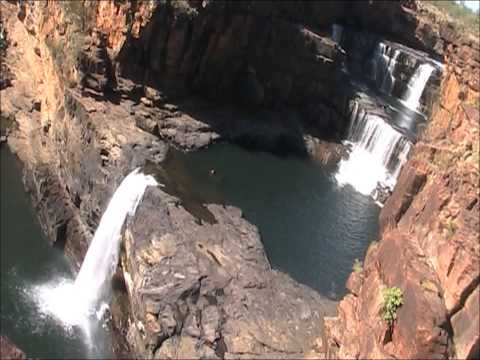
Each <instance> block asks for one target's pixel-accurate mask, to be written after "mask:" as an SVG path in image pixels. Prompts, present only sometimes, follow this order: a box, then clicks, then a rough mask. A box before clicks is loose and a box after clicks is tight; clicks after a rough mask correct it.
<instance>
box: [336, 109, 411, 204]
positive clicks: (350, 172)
mask: <svg viewBox="0 0 480 360" xmlns="http://www.w3.org/2000/svg"><path fill="white" fill-rule="evenodd" d="M348 142H349V143H350V144H351V146H352V149H351V153H350V156H349V158H348V159H346V160H342V161H341V162H340V165H339V169H338V172H337V174H336V175H335V179H336V181H337V183H338V184H339V185H340V186H344V185H346V184H350V185H351V186H353V187H354V188H355V189H356V190H357V191H358V192H360V193H362V194H364V195H372V194H373V193H374V192H375V190H376V188H377V186H378V184H381V185H382V186H383V187H386V188H388V189H390V190H393V187H394V186H395V181H396V178H397V176H398V174H399V172H400V169H401V166H402V165H403V163H404V162H405V160H406V158H407V155H408V152H409V151H410V148H411V145H412V144H411V142H410V141H408V140H407V139H406V138H405V137H404V136H403V135H402V134H401V133H400V132H398V131H397V130H395V129H394V128H393V127H392V126H390V125H389V124H388V123H386V122H385V120H384V119H382V118H381V117H379V116H377V115H373V114H369V113H368V112H365V111H364V110H363V109H361V108H360V109H359V106H358V104H357V103H355V107H354V109H353V112H352V116H351V124H350V129H349V134H348Z"/></svg>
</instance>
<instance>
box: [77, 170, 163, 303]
mask: <svg viewBox="0 0 480 360" xmlns="http://www.w3.org/2000/svg"><path fill="white" fill-rule="evenodd" d="M149 185H157V182H156V181H155V180H154V179H153V177H151V176H146V175H144V174H142V173H140V172H139V169H136V170H134V171H132V172H131V173H130V174H129V175H127V177H125V179H123V181H122V183H121V184H120V186H119V187H118V188H117V190H116V191H115V193H114V194H113V197H112V198H111V200H110V202H109V204H108V207H107V210H106V211H105V213H104V214H103V216H102V218H101V220H100V224H99V225H98V228H97V231H95V235H94V237H93V240H92V242H91V244H90V246H89V248H88V251H87V254H86V255H85V259H84V261H83V264H82V266H81V268H80V272H79V273H78V275H77V278H76V279H75V284H74V287H75V289H74V291H75V293H76V296H77V300H79V302H80V305H81V308H82V309H83V310H87V311H88V310H90V309H91V307H92V306H94V305H95V302H96V301H97V300H98V299H99V297H100V296H101V294H102V292H103V291H104V289H103V287H104V285H105V283H106V282H108V281H109V280H110V279H111V277H112V276H113V274H114V272H115V269H116V267H117V264H118V253H119V250H120V241H121V231H122V227H123V223H124V221H125V219H126V217H127V216H128V215H130V216H132V215H133V214H135V211H136V209H137V206H138V204H139V202H140V200H141V199H142V197H143V193H144V192H145V189H146V188H147V186H149Z"/></svg>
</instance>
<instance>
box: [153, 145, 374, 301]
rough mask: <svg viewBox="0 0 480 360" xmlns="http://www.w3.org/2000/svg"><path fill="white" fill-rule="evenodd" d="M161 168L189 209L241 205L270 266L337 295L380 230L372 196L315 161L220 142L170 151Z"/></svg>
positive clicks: (167, 180) (173, 191) (333, 297)
mask: <svg viewBox="0 0 480 360" xmlns="http://www.w3.org/2000/svg"><path fill="white" fill-rule="evenodd" d="M163 168H164V170H162V171H160V172H161V174H163V175H162V176H163V177H162V179H161V180H160V181H162V182H164V183H166V184H169V183H170V184H174V185H172V186H170V187H168V186H167V187H166V189H167V191H171V192H172V193H174V194H175V195H177V196H179V197H180V198H181V199H182V201H183V202H184V203H185V204H187V206H186V208H187V209H188V208H193V207H192V206H189V204H190V203H193V202H207V203H208V202H213V203H225V204H231V205H235V206H237V207H239V208H241V209H242V210H243V212H244V216H245V218H246V219H247V220H249V221H250V222H252V223H253V224H255V225H257V226H258V228H259V230H260V233H261V236H262V241H263V243H264V246H265V248H266V252H267V255H268V257H269V259H270V261H271V263H272V265H273V267H275V268H277V269H280V270H282V271H285V272H287V273H289V274H290V275H291V276H292V277H293V278H295V279H296V280H298V281H299V282H301V283H304V284H306V285H309V286H311V287H313V288H315V289H317V290H318V291H319V292H320V293H321V294H323V295H325V296H328V297H330V298H332V299H339V298H340V297H341V296H343V294H344V293H345V282H346V280H347V277H348V275H349V274H350V272H351V269H352V265H353V262H354V260H355V259H356V258H358V259H363V257H364V253H365V251H366V249H367V247H368V245H369V243H370V242H371V241H372V240H374V239H375V238H376V236H377V228H378V213H379V207H378V206H377V205H376V204H375V203H374V201H373V200H372V199H371V198H370V197H368V196H364V195H362V194H360V193H358V192H356V191H355V190H354V189H353V188H352V187H350V186H345V187H343V188H340V187H339V186H338V185H337V183H336V181H335V179H334V178H333V175H334V174H333V173H332V172H330V171H328V170H327V169H325V168H323V167H321V166H320V165H318V164H316V163H314V162H313V161H309V160H306V159H299V158H296V157H282V158H279V157H276V156H273V155H271V154H268V153H259V152H249V151H247V150H244V149H242V148H239V147H237V146H234V145H226V144H218V145H215V146H212V147H211V148H210V149H207V150H204V151H198V152H194V153H189V154H183V153H180V152H177V151H171V152H170V153H169V156H168V157H167V160H166V161H165V163H164V165H163ZM212 169H214V170H215V174H214V175H212V174H211V173H210V170H212ZM362 170H363V171H368V169H362Z"/></svg>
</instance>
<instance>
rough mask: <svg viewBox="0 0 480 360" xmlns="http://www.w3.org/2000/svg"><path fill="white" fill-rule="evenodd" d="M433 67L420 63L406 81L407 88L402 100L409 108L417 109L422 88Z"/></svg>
mask: <svg viewBox="0 0 480 360" xmlns="http://www.w3.org/2000/svg"><path fill="white" fill-rule="evenodd" d="M433 70H434V67H433V66H432V65H430V64H428V63H425V64H420V66H419V67H417V69H416V70H415V73H414V74H413V76H412V77H411V78H410V80H409V81H408V85H407V90H406V92H405V94H404V95H403V96H402V102H403V103H404V104H405V106H406V107H408V108H409V109H411V110H414V111H415V110H417V107H418V105H419V103H420V98H421V97H422V93H423V90H424V89H425V85H426V84H427V81H428V79H429V78H430V75H432V72H433Z"/></svg>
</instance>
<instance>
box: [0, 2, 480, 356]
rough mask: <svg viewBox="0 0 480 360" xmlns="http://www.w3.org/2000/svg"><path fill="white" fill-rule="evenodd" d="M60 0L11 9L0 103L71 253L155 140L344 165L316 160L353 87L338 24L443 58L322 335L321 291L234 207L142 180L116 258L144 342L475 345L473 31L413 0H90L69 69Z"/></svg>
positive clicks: (375, 347) (367, 347)
mask: <svg viewBox="0 0 480 360" xmlns="http://www.w3.org/2000/svg"><path fill="white" fill-rule="evenodd" d="M59 4H60V3H58V2H48V3H43V2H33V4H32V3H28V4H27V3H25V2H22V5H21V6H20V7H19V12H18V19H19V20H17V17H16V16H14V17H12V18H9V19H8V20H7V22H8V23H9V26H8V30H9V31H8V36H9V37H11V38H12V40H13V42H12V44H13V43H17V48H16V49H15V50H13V49H9V50H8V56H6V57H5V59H6V60H5V63H6V65H7V66H8V67H9V68H10V69H15V74H14V75H15V76H14V77H12V79H11V85H12V86H8V87H7V88H5V89H2V93H1V99H2V109H1V110H2V114H8V115H9V116H12V117H13V118H14V119H15V123H16V125H17V129H16V130H15V132H14V133H13V136H9V139H8V142H9V145H10V146H11V147H12V149H13V150H14V151H15V152H16V153H17V154H18V155H19V157H20V158H21V159H22V161H23V162H24V163H25V171H26V176H25V183H26V185H27V188H28V189H30V191H31V193H32V197H33V199H34V204H35V207H36V209H37V211H38V213H39V216H40V219H41V223H42V226H43V227H44V229H45V231H46V233H47V234H49V237H50V238H51V239H52V242H54V243H56V244H57V245H58V246H60V247H62V248H64V249H65V251H66V252H67V254H69V255H70V256H71V258H72V259H73V263H74V266H76V267H78V266H79V264H80V263H81V260H82V259H83V256H84V254H85V251H86V249H87V246H88V243H89V240H90V239H91V235H92V233H93V230H94V229H95V227H96V226H97V224H98V221H99V219H100V216H101V214H102V213H103V211H104V209H105V207H106V205H107V202H108V199H109V198H110V197H111V194H112V193H113V191H114V189H115V188H116V185H117V184H118V183H119V182H120V180H121V179H122V178H123V177H124V175H126V173H127V172H128V171H130V170H131V169H132V168H134V167H136V166H143V165H144V164H145V163H147V162H148V163H153V164H157V165H158V163H160V162H161V161H162V160H163V158H164V157H165V153H166V149H167V142H170V143H173V144H176V145H177V146H179V147H181V148H184V149H189V150H190V149H197V148H200V147H203V146H206V145H208V144H210V143H212V142H213V141H218V140H221V139H223V140H228V141H238V142H241V143H244V144H247V145H248V144H253V145H254V146H256V147H260V146H264V147H266V148H267V149H269V150H272V149H275V148H283V149H285V148H288V149H289V150H288V151H291V150H290V149H301V150H302V151H304V152H305V153H311V154H313V153H315V152H316V151H317V150H318V149H320V152H321V154H319V155H318V157H319V158H320V159H321V161H322V162H325V163H329V162H330V161H336V160H335V159H338V158H339V156H341V149H334V152H332V153H331V154H332V156H325V151H327V150H325V149H326V148H328V146H323V145H322V143H321V142H320V141H319V140H318V138H325V137H332V136H333V137H337V136H339V135H340V134H341V133H342V132H343V131H344V129H345V125H346V121H345V119H346V116H339V114H340V115H344V113H343V112H344V111H345V110H347V111H348V109H349V107H350V106H349V105H350V104H351V103H350V100H352V99H351V93H349V91H348V89H347V90H346V89H345V88H343V87H336V86H332V83H334V82H336V81H338V80H339V78H338V76H339V74H338V72H337V70H338V69H339V65H340V64H341V62H342V61H341V60H342V59H343V55H342V52H341V51H340V50H339V49H338V46H336V44H335V43H334V42H332V41H331V39H330V38H329V37H330V33H329V28H330V25H331V24H332V23H334V22H338V23H343V24H346V25H349V26H351V27H353V28H355V27H362V28H365V29H367V30H369V29H370V30H372V29H377V31H381V32H382V33H385V34H390V36H391V39H392V40H396V41H399V42H403V43H405V44H407V45H410V46H413V47H416V48H417V49H421V50H423V51H426V52H428V53H429V54H437V55H442V56H444V58H445V60H446V63H447V68H446V70H445V72H444V78H443V82H442V99H441V102H440V104H439V105H438V106H436V107H434V109H433V114H434V115H433V116H432V122H431V124H430V126H429V128H428V132H427V133H426V137H425V139H423V140H422V141H420V142H419V143H418V144H417V145H416V147H415V151H414V154H413V155H414V156H413V159H412V160H411V161H410V162H409V163H408V165H407V166H406V167H405V168H404V169H403V171H402V174H401V177H400V179H399V182H398V186H397V188H396V190H395V192H394V193H393V195H392V196H391V197H390V199H389V200H388V202H387V204H386V205H385V207H384V210H383V211H382V215H381V223H382V235H381V238H380V240H379V242H378V243H374V244H373V245H372V247H371V248H370V249H369V251H368V254H367V256H366V259H365V262H364V265H363V269H362V270H361V271H360V272H355V273H353V274H352V276H351V277H350V279H349V281H348V284H347V286H348V289H349V292H350V294H349V295H347V296H346V297H345V298H344V299H343V300H342V302H341V303H340V305H339V307H338V316H337V317H330V318H328V319H327V321H326V329H327V334H328V341H327V340H326V339H324V338H323V334H324V332H323V322H322V317H323V314H325V313H327V312H328V313H329V311H327V307H325V302H324V301H323V300H322V299H320V298H319V296H318V295H317V294H315V293H314V292H312V291H311V290H310V289H307V288H305V287H303V286H300V285H298V284H296V283H295V282H294V281H292V280H291V279H290V278H289V277H288V276H286V275H284V274H281V273H278V272H275V271H272V270H271V269H270V267H269V265H268V261H267V260H266V259H265V255H264V252H263V248H262V246H261V243H260V242H259V239H258V233H257V231H256V229H255V228H254V227H253V226H251V225H250V224H248V223H247V222H246V221H245V220H243V219H242V218H241V213H240V211H239V210H238V209H234V208H223V207H219V206H207V207H206V208H203V207H201V208H202V211H201V213H202V214H203V215H201V216H199V215H198V214H195V215H194V214H192V213H191V212H189V211H187V210H186V206H183V205H182V204H181V202H180V201H179V200H178V199H177V198H175V197H173V196H171V195H167V194H166V193H164V192H163V191H162V190H161V189H150V190H149V191H148V192H147V194H146V196H145V201H144V203H143V204H142V205H141V206H140V207H139V209H138V214H137V217H136V218H135V219H133V221H132V222H131V223H130V224H129V225H128V226H127V229H126V232H125V247H126V248H125V252H124V255H123V259H122V267H123V271H124V274H125V282H126V285H127V289H128V291H129V299H130V300H131V308H130V311H131V313H130V314H129V316H130V318H131V321H130V324H129V326H128V329H129V333H128V339H129V342H130V343H131V344H132V345H133V346H134V348H135V352H136V353H137V354H136V355H138V356H139V357H157V358H163V357H189V358H190V357H220V358H221V357H232V358H239V357H245V358H247V357H248V358H251V357H292V358H298V357H309V356H311V357H322V356H324V351H325V350H326V348H327V344H328V355H329V356H332V357H333V356H338V357H341V358H344V357H368V358H371V357H377V358H384V357H422V358H438V357H447V356H453V355H456V356H458V357H461V356H469V357H474V356H476V355H477V353H478V343H479V340H478V333H479V332H478V328H476V326H475V324H476V323H478V311H476V308H478V286H479V285H478V284H479V280H478V279H479V278H478V273H479V269H478V252H479V250H478V242H476V234H478V217H476V216H475V215H477V214H478V209H479V201H478V194H477V193H476V189H477V187H476V184H477V183H478V156H477V155H478V143H477V142H476V141H474V140H475V136H478V112H477V111H476V109H475V106H474V105H473V104H471V102H472V101H475V100H474V99H476V98H477V97H478V81H477V80H476V79H475V74H478V72H477V71H478V57H477V55H475V51H476V52H477V54H478V44H477V43H476V42H471V41H470V40H469V39H467V40H464V39H463V38H461V40H458V39H457V38H456V36H455V33H452V32H451V31H450V30H449V29H450V28H449V27H448V26H443V25H439V24H435V23H433V24H432V22H431V21H430V22H429V21H427V15H428V14H427V15H426V14H424V13H422V7H421V6H420V5H419V4H418V2H414V1H401V2H396V3H393V4H392V3H391V2H386V1H368V2H367V1H364V2H353V1H352V2H341V3H339V2H301V3H298V2H295V3H290V2H280V3H278V2H250V1H244V2H240V3H237V2H235V3H234V2H231V3H224V2H220V1H205V2H199V1H188V2H187V1H175V2H173V1H167V2H153V1H136V2H116V1H104V2H98V3H97V2H91V1H86V4H87V5H88V6H91V8H92V9H94V10H95V16H94V18H93V22H94V23H95V27H96V29H95V31H93V29H87V30H88V31H90V30H92V31H90V32H88V31H87V33H86V34H85V33H83V32H82V33H80V34H83V35H85V39H84V40H85V44H84V46H81V47H80V48H77V49H78V50H79V53H78V54H79V60H80V62H79V63H75V64H70V65H71V66H68V63H67V62H62V61H61V60H62V58H61V57H58V56H56V55H58V54H60V55H61V52H60V53H58V52H56V51H55V49H57V50H58V47H55V46H53V47H52V45H55V44H58V42H55V41H57V40H65V41H67V44H66V45H67V46H73V44H72V43H71V42H70V43H68V42H69V41H70V40H71V39H72V38H71V37H70V36H71V35H72V28H71V27H72V21H71V19H70V20H65V18H64V17H63V16H64V14H63V12H62V10H61V8H60V5H59ZM292 4H293V5H292ZM204 5H206V6H204ZM1 6H2V9H3V7H8V6H10V4H9V3H5V2H2V3H1ZM14 8H15V6H14ZM15 9H16V8H15ZM14 13H15V14H16V13H17V12H16V11H15V12H14ZM62 14H63V15H62ZM50 15H51V16H50ZM19 21H23V23H21V22H19ZM300 24H301V25H300ZM399 30H401V31H399ZM47 34H49V35H50V37H49V39H50V40H49V41H47V42H46V41H45V40H46V38H47ZM399 34H400V35H399ZM77 35H78V33H77ZM87 35H88V36H87ZM399 36H400V38H399ZM54 40H55V41H54ZM47 43H48V44H49V45H48V44H47ZM458 44H461V46H460V45H458ZM456 45H457V46H456ZM59 64H60V65H62V66H61V67H59V66H58V65H59ZM464 70H465V71H464ZM32 74H37V76H32ZM469 74H470V75H469ZM471 74H473V75H471ZM65 79H69V80H71V81H73V82H71V83H69V85H70V86H71V88H70V89H67V86H65ZM340 79H341V78H340ZM75 81H77V82H78V83H79V84H80V85H81V86H82V88H80V87H76V82H75ZM192 95H199V96H202V97H206V98H209V99H210V100H211V102H210V103H208V102H206V101H205V99H202V101H197V100H198V99H197V98H194V97H192ZM179 97H184V98H179ZM353 100H355V99H353ZM228 102H233V103H238V104H242V106H243V107H244V109H243V110H242V111H241V112H238V109H237V108H236V107H234V106H232V104H228ZM278 114H281V115H282V116H277V115H278ZM347 114H348V112H347ZM328 151H329V150H328ZM339 154H340V155H339ZM476 156H477V157H476ZM332 159H333V160H332ZM453 165H455V166H453ZM453 168H454V169H455V171H454V172H452V171H451V169H453ZM202 216H203V217H202ZM382 286H385V287H390V286H398V287H399V288H400V289H401V290H402V292H403V298H404V299H403V300H404V302H403V305H402V306H401V307H400V308H399V309H398V312H397V320H396V321H395V322H394V323H393V325H392V326H388V325H387V324H385V323H383V322H382V321H381V318H380V316H379V314H378V312H379V311H380V308H381V306H382V304H381V303H382V301H383V299H382V294H381V288H382Z"/></svg>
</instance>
